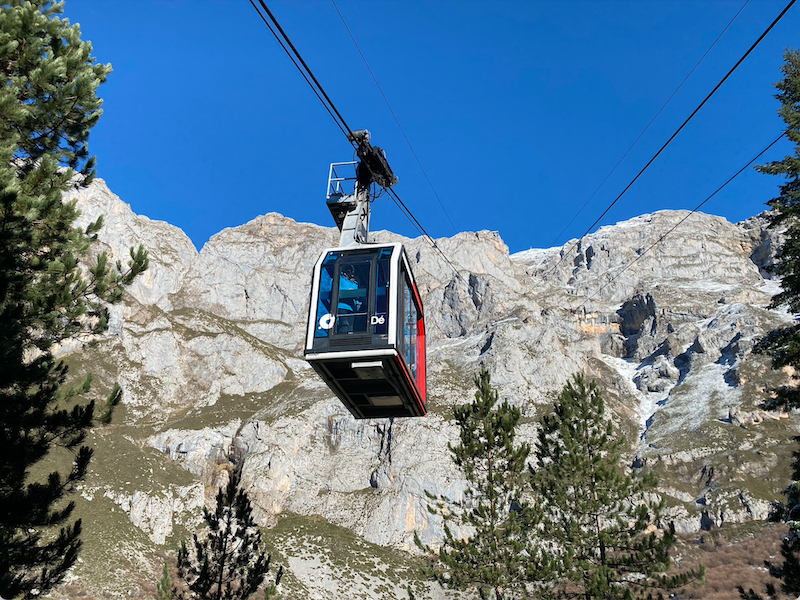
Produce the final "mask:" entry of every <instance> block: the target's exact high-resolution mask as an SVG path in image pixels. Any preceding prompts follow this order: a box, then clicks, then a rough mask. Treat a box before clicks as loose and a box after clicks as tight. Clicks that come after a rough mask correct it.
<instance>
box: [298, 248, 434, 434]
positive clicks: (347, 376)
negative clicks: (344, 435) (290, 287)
mask: <svg viewBox="0 0 800 600" xmlns="http://www.w3.org/2000/svg"><path fill="white" fill-rule="evenodd" d="M305 358H306V360H307V361H308V362H309V363H311V366H312V367H314V370H315V371H316V372H317V373H319V374H320V376H321V377H322V378H323V379H324V380H325V382H326V383H327V384H328V386H329V387H330V388H331V390H333V391H334V392H335V393H336V395H337V396H338V397H339V398H340V399H341V401H342V402H343V403H344V405H345V406H346V407H347V408H348V410H349V411H350V412H351V413H352V414H353V416H354V417H355V418H356V419H371V418H384V417H422V416H424V415H425V413H426V412H427V409H426V400H425V393H426V392H425V321H424V319H423V313H422V302H421V301H420V297H419V291H418V290H417V285H416V283H415V282H414V277H413V274H412V273H411V269H410V267H409V264H408V258H407V257H406V253H405V250H404V249H403V245H402V244H391V245H380V246H378V245H375V246H372V245H370V246H358V247H355V248H333V249H330V250H327V251H325V252H324V253H323V254H322V256H321V257H320V259H319V261H318V262H317V265H316V267H314V281H313V284H312V287H311V305H310V308H309V318H308V332H307V335H306V347H305Z"/></svg>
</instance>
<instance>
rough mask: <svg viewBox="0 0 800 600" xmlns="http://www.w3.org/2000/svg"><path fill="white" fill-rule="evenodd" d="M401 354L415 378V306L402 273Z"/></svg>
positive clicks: (406, 278)
mask: <svg viewBox="0 0 800 600" xmlns="http://www.w3.org/2000/svg"><path fill="white" fill-rule="evenodd" d="M403 275H404V276H403V355H404V356H405V358H406V362H407V363H408V366H409V367H410V368H411V373H412V375H413V376H414V379H416V378H417V307H416V304H415V303H414V292H413V291H412V290H411V285H410V283H409V281H408V276H407V275H405V273H403Z"/></svg>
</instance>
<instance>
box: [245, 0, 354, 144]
mask: <svg viewBox="0 0 800 600" xmlns="http://www.w3.org/2000/svg"><path fill="white" fill-rule="evenodd" d="M258 3H259V4H260V5H261V8H263V9H264V12H266V13H267V16H268V17H269V19H270V21H272V23H273V25H275V27H276V28H277V30H278V31H279V32H280V34H281V37H282V38H283V40H284V41H285V42H286V43H287V44H288V45H289V48H291V49H292V52H293V53H294V56H295V57H296V58H297V60H299V61H300V63H301V64H302V65H303V68H304V69H305V71H303V69H301V68H300V66H299V65H298V64H297V62H296V61H295V60H294V58H293V57H292V54H290V53H289V51H288V50H287V49H286V47H285V46H284V45H283V43H281V47H282V48H283V49H284V51H285V52H286V53H287V54H288V55H289V58H291V59H292V62H293V63H294V65H295V67H297V69H298V71H300V73H301V74H302V75H303V78H304V79H305V80H306V82H307V83H308V84H309V86H311V89H312V90H314V91H315V93H316V90H319V93H321V94H322V96H324V97H325V101H327V104H326V105H325V101H323V100H322V98H321V97H320V95H319V93H318V94H317V98H319V99H320V101H321V102H322V103H323V104H324V105H325V106H326V108H327V107H330V109H331V110H332V111H333V112H334V113H336V116H335V117H334V116H333V114H331V110H328V113H329V114H331V117H333V119H334V121H336V122H337V124H339V125H340V129H344V130H345V131H343V133H344V134H345V136H347V138H348V141H350V142H351V143H353V144H354V143H355V142H354V141H353V140H352V135H353V130H352V129H350V126H349V125H348V124H347V121H345V120H344V117H343V116H342V113H340V112H339V110H338V109H337V108H336V105H335V104H334V103H333V100H331V99H330V96H328V94H327V93H326V92H325V89H324V88H323V87H322V84H321V83H320V82H319V80H318V79H317V78H316V77H315V76H314V73H313V72H312V71H311V68H310V67H309V66H308V64H307V63H306V61H305V60H303V57H302V56H301V55H300V52H298V50H297V48H295V45H294V44H293V43H292V40H290V39H289V36H288V35H286V32H285V31H284V30H283V27H281V24H280V23H278V19H276V18H275V15H274V14H272V11H271V10H270V9H269V7H268V6H267V5H266V3H265V2H264V0H258ZM250 4H252V5H253V8H255V9H256V12H257V13H258V14H259V16H260V17H261V20H262V21H264V22H265V23H266V25H267V27H269V30H270V31H272V34H273V35H275V37H276V38H278V36H277V34H276V33H275V31H274V30H273V29H272V27H270V26H269V23H267V21H266V19H265V18H264V15H262V14H261V11H260V10H258V7H257V6H256V5H255V4H253V0H250ZM278 41H279V42H281V40H280V38H278ZM306 73H307V74H308V77H311V79H312V80H313V81H314V84H315V85H316V88H315V87H314V85H312V84H311V81H309V79H308V77H306V75H305V74H306Z"/></svg>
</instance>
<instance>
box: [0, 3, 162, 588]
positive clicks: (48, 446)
mask: <svg viewBox="0 0 800 600" xmlns="http://www.w3.org/2000/svg"><path fill="white" fill-rule="evenodd" d="M62 8H63V3H55V2H51V1H50V0H29V1H23V0H6V1H3V2H0V73H3V75H4V76H5V81H4V85H3V86H0V596H2V597H3V598H16V597H20V596H22V597H30V596H34V595H43V594H45V593H46V592H47V591H48V590H50V589H51V588H52V587H53V586H54V585H56V584H57V583H59V582H60V581H61V580H62V579H63V577H64V574H65V573H66V571H67V569H69V568H70V567H71V566H72V565H73V564H74V562H75V561H76V559H77V556H78V550H79V548H80V544H81V541H80V533H81V522H80V520H76V521H74V522H71V514H72V512H73V507H74V504H73V503H72V502H67V501H66V500H65V495H66V494H68V493H69V492H71V491H73V489H74V485H75V483H76V482H77V481H79V480H80V479H82V478H83V477H84V475H85V474H86V470H87V468H88V465H89V460H90V458H91V456H92V451H91V449H90V448H89V447H88V446H86V445H85V444H84V441H85V438H86V433H87V431H88V428H89V427H90V426H91V425H92V423H93V419H94V412H95V407H94V402H87V401H85V400H83V398H84V397H85V395H86V393H87V392H89V384H90V381H91V379H90V378H87V379H86V381H84V382H83V383H82V384H78V385H75V386H73V387H69V388H68V387H66V386H65V385H64V384H65V381H66V377H67V367H66V365H65V364H64V363H63V362H62V361H59V360H57V359H55V358H54V357H53V353H52V349H53V347H54V345H55V344H58V343H60V342H63V341H64V340H66V339H69V338H75V337H78V336H81V335H85V334H99V333H102V332H103V331H105V329H106V326H107V310H106V308H105V303H109V302H110V303H113V302H119V301H120V300H121V298H122V288H123V286H124V285H126V284H128V283H130V282H131V281H132V280H133V278H134V277H136V275H137V274H138V273H140V272H141V271H143V270H144V269H146V268H147V254H146V252H145V251H144V250H143V249H142V248H141V247H140V248H139V251H138V252H134V251H133V250H132V251H131V264H130V265H129V267H128V268H127V269H123V267H122V265H121V264H119V263H118V264H117V265H116V268H115V267H113V266H110V265H109V264H108V258H107V256H106V255H104V254H103V255H100V256H99V257H98V258H97V259H96V260H95V261H89V260H88V258H87V257H88V252H89V249H90V245H91V242H92V241H93V239H94V236H95V234H96V232H97V231H98V230H99V229H100V227H101V226H102V220H98V221H97V222H95V223H93V224H91V225H90V226H89V227H88V228H87V229H86V230H83V231H82V230H79V229H76V228H75V227H74V226H73V223H74V221H75V219H76V217H77V216H78V211H77V210H76V208H75V203H74V202H69V203H64V202H63V201H62V194H63V193H64V192H65V191H66V190H68V189H69V188H70V187H74V186H85V185H88V184H89V183H90V182H91V180H92V178H93V177H94V173H95V171H94V158H93V157H90V156H89V153H88V148H87V141H88V138H89V132H90V130H91V128H92V127H93V126H94V124H95V123H96V122H97V120H98V118H99V117H100V114H101V112H102V111H101V108H100V107H101V103H102V101H101V100H100V98H98V97H97V93H96V92H97V87H98V86H99V85H100V84H101V83H102V82H103V81H104V80H105V78H106V76H107V75H108V73H109V72H110V70H111V67H110V66H108V65H99V64H95V59H94V58H92V56H91V52H92V47H91V44H90V43H89V42H85V41H83V40H81V37H80V29H79V27H78V26H77V25H70V24H69V21H68V20H66V19H61V18H60V17H59V15H60V14H61V12H62ZM120 397H121V394H120V391H119V389H118V388H115V389H114V391H113V392H112V394H111V395H110V396H109V398H108V401H107V406H106V410H105V411H104V414H103V415H102V420H104V421H105V420H108V418H109V417H110V413H109V411H108V409H110V408H111V407H112V405H113V404H116V403H117V402H119V400H120ZM64 451H68V452H70V453H72V456H73V458H74V462H73V465H72V467H71V469H70V470H68V471H67V472H60V471H58V470H52V469H53V467H52V466H50V467H48V465H47V464H44V461H45V460H46V459H47V458H48V457H50V456H52V455H53V453H54V452H62V453H63V452H64ZM37 469H38V471H39V475H37V476H34V475H32V473H33V472H36V470H37ZM42 472H44V474H43V475H42V474H41V473H42ZM53 529H54V531H53Z"/></svg>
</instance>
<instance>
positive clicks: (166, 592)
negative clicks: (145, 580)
mask: <svg viewBox="0 0 800 600" xmlns="http://www.w3.org/2000/svg"><path fill="white" fill-rule="evenodd" d="M156 597H157V598H158V600H174V598H175V588H174V587H173V586H172V577H170V575H169V565H168V564H167V562H166V561H164V569H163V571H162V572H161V579H160V580H159V581H158V583H157V584H156Z"/></svg>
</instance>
